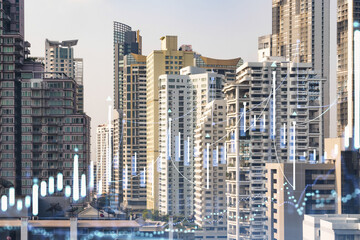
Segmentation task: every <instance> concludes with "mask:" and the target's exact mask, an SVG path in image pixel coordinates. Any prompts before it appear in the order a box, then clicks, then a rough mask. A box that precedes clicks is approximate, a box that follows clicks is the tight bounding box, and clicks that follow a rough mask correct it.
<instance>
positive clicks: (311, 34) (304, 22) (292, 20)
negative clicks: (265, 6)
mask: <svg viewBox="0 0 360 240" xmlns="http://www.w3.org/2000/svg"><path fill="white" fill-rule="evenodd" d="M272 54H273V56H282V57H286V60H287V61H291V62H302V63H311V64H312V68H313V69H314V70H315V72H316V74H317V75H318V76H321V77H323V78H325V79H326V82H325V84H324V105H325V106H327V107H329V106H328V105H330V104H331V103H330V96H329V94H330V93H329V91H330V78H329V77H330V74H329V71H330V70H329V67H330V65H329V64H330V63H329V56H330V1H328V0H316V1H315V0H305V1H298V0H297V1H282V0H273V2H272ZM330 111H332V109H331V110H330ZM332 131H333V130H332ZM329 134H330V117H329V112H327V113H325V117H324V136H325V137H329Z"/></svg>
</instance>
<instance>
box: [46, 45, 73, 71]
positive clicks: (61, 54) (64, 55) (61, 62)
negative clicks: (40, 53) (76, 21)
mask: <svg viewBox="0 0 360 240" xmlns="http://www.w3.org/2000/svg"><path fill="white" fill-rule="evenodd" d="M77 42H78V40H68V41H62V42H58V41H50V40H48V39H46V40H45V72H49V73H58V72H61V73H65V74H66V76H68V77H69V78H74V77H75V68H74V48H73V47H74V46H76V45H77ZM51 76H52V75H51V74H49V77H51Z"/></svg>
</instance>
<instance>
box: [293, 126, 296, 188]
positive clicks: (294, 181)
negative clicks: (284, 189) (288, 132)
mask: <svg viewBox="0 0 360 240" xmlns="http://www.w3.org/2000/svg"><path fill="white" fill-rule="evenodd" d="M295 136H296V122H295V121H293V150H294V155H293V156H294V158H293V160H294V162H293V189H294V190H295V188H296V186H295V184H296V175H295V174H296V170H295V166H296V141H295Z"/></svg>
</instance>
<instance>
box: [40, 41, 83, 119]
mask: <svg viewBox="0 0 360 240" xmlns="http://www.w3.org/2000/svg"><path fill="white" fill-rule="evenodd" d="M77 42H78V40H67V41H62V42H58V41H50V40H48V39H46V40H45V60H44V61H45V72H46V75H45V77H47V78H51V77H56V76H57V73H64V74H66V76H67V77H69V78H73V79H75V81H76V83H77V87H78V88H77V89H76V98H77V101H76V103H77V106H76V108H77V112H78V113H83V112H84V83H83V81H84V79H83V59H82V58H75V56H74V46H76V45H77Z"/></svg>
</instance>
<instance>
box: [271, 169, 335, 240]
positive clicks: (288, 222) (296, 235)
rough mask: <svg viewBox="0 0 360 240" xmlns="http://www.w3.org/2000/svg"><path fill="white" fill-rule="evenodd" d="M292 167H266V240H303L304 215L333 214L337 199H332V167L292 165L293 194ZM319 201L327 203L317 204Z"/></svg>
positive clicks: (333, 175)
mask: <svg viewBox="0 0 360 240" xmlns="http://www.w3.org/2000/svg"><path fill="white" fill-rule="evenodd" d="M293 167H294V165H293V163H266V179H267V182H266V189H267V192H266V198H267V200H268V201H267V204H266V207H267V208H266V216H267V230H268V234H267V236H268V237H269V240H274V239H278V240H286V239H293V240H302V239H303V231H302V227H301V226H302V222H303V219H304V214H335V213H336V206H335V202H336V198H335V197H334V196H333V195H332V193H333V191H334V190H335V165H334V163H326V164H310V163H301V162H297V163H295V169H296V174H295V180H296V181H295V190H294V189H293V186H294V185H293V183H294V175H293V171H294V169H293ZM313 194H314V195H313ZM320 198H322V199H328V201H326V202H324V203H323V205H322V204H318V203H317V201H320ZM289 202H293V204H290V203H289ZM304 236H305V235H304Z"/></svg>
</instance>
